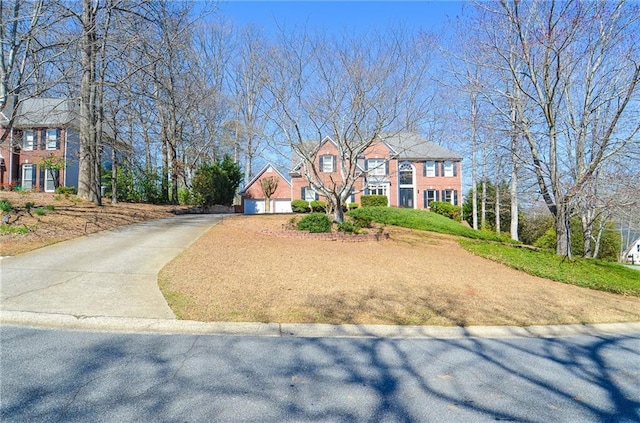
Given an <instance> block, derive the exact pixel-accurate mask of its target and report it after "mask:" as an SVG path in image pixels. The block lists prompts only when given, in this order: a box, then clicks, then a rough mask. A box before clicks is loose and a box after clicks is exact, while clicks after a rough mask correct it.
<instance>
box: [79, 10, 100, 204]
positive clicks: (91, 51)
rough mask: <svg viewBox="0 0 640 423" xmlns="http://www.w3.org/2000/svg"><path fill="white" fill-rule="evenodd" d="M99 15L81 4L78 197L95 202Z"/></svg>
mask: <svg viewBox="0 0 640 423" xmlns="http://www.w3.org/2000/svg"><path fill="white" fill-rule="evenodd" d="M95 31H96V11H95V10H94V6H93V1H92V0H83V1H82V52H81V61H80V64H81V67H82V79H81V81H80V146H79V171H78V196H79V197H80V198H82V199H84V200H88V201H94V202H95V201H96V200H97V199H98V197H97V195H96V191H95V160H96V157H95V148H94V147H95V143H96V125H95V124H96V122H95V76H96V75H95V66H96V55H95V41H96V33H95Z"/></svg>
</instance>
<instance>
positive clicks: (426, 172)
mask: <svg viewBox="0 0 640 423" xmlns="http://www.w3.org/2000/svg"><path fill="white" fill-rule="evenodd" d="M338 154H339V153H338V146H337V145H336V143H335V142H334V141H333V139H331V137H325V138H324V139H323V140H322V142H321V143H320V145H319V146H318V147H317V149H316V151H315V154H314V158H315V160H316V161H317V162H316V163H315V164H316V166H318V169H319V170H320V172H319V174H320V177H321V179H322V180H323V182H324V183H325V184H331V183H333V181H340V169H339V168H338V166H339V164H340V160H339V159H338ZM461 162H462V157H461V156H459V155H458V154H456V153H454V152H452V151H449V150H447V149H445V148H442V147H440V146H438V145H437V144H435V143H433V142H430V141H427V140H425V139H424V138H421V137H419V136H418V135H415V134H410V133H399V134H393V135H383V136H381V137H380V139H379V141H378V142H375V143H373V144H372V145H371V146H369V148H368V149H367V150H366V151H365V153H364V156H363V157H361V158H359V159H358V163H357V165H358V171H359V172H360V177H359V178H358V180H357V181H356V183H355V185H354V190H353V194H352V195H351V198H350V199H349V200H348V201H347V202H356V203H360V198H361V197H362V195H374V194H375V195H385V196H387V198H388V199H389V205H390V206H394V207H408V208H415V209H428V208H429V203H430V202H431V201H446V202H450V203H451V204H454V205H461V203H462V201H461V191H462V176H461V173H462V168H461ZM290 175H291V189H292V198H294V199H305V200H308V201H312V200H314V199H322V198H320V196H319V195H318V194H317V193H316V192H315V191H314V190H313V188H311V187H310V186H309V182H308V180H307V179H306V178H305V176H304V171H303V162H300V163H298V164H296V166H295V167H294V168H293V170H292V171H291V172H290Z"/></svg>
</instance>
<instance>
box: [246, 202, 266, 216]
mask: <svg viewBox="0 0 640 423" xmlns="http://www.w3.org/2000/svg"><path fill="white" fill-rule="evenodd" d="M244 213H245V214H260V213H264V200H249V199H247V200H244Z"/></svg>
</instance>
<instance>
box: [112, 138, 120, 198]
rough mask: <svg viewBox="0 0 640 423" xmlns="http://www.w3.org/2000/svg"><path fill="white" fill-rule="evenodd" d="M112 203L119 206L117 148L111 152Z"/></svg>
mask: <svg viewBox="0 0 640 423" xmlns="http://www.w3.org/2000/svg"><path fill="white" fill-rule="evenodd" d="M111 203H112V204H118V155H117V154H116V149H115V147H114V148H112V150H111Z"/></svg>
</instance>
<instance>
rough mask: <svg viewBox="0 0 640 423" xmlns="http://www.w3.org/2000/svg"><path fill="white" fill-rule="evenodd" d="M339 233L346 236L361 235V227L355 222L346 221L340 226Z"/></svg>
mask: <svg viewBox="0 0 640 423" xmlns="http://www.w3.org/2000/svg"><path fill="white" fill-rule="evenodd" d="M338 232H344V233H345V234H358V233H360V226H358V225H356V224H355V223H353V222H349V221H344V222H342V223H339V224H338Z"/></svg>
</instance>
